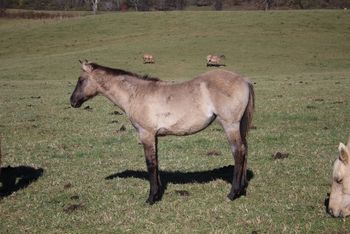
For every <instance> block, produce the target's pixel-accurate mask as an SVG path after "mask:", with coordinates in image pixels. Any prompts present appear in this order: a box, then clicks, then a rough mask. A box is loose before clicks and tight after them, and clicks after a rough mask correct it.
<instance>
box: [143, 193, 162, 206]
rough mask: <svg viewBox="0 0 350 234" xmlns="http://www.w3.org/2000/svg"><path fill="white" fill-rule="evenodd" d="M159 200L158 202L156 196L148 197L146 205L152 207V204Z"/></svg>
mask: <svg viewBox="0 0 350 234" xmlns="http://www.w3.org/2000/svg"><path fill="white" fill-rule="evenodd" d="M159 200H160V198H159V196H158V195H153V196H149V197H148V199H147V200H146V203H148V204H150V205H153V204H154V203H156V202H157V201H159Z"/></svg>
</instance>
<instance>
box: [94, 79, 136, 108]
mask: <svg viewBox="0 0 350 234" xmlns="http://www.w3.org/2000/svg"><path fill="white" fill-rule="evenodd" d="M99 83H100V87H101V90H100V93H101V94H102V95H103V96H105V97H107V98H108V99H109V100H110V101H111V102H113V103H114V104H115V105H117V106H118V107H119V108H120V109H122V110H123V111H124V112H126V113H128V112H129V104H130V96H132V95H133V93H134V92H135V87H134V86H133V85H131V82H130V77H126V76H125V77H108V78H104V79H100V81H99Z"/></svg>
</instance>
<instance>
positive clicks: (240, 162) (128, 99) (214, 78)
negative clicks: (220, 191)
mask: <svg viewBox="0 0 350 234" xmlns="http://www.w3.org/2000/svg"><path fill="white" fill-rule="evenodd" d="M81 65H82V73H81V75H80V76H79V79H78V82H77V84H76V87H75V89H74V91H73V93H72V95H71V97H70V103H71V106H72V107H74V108H78V107H80V106H81V105H82V104H83V103H84V102H85V101H87V100H89V99H91V98H93V97H95V96H96V95H98V94H101V95H103V96H105V97H107V98H108V99H109V100H110V101H112V102H113V103H114V104H115V105H117V106H118V107H119V108H120V109H121V110H122V111H124V112H125V113H126V116H128V118H129V120H130V121H131V123H132V125H133V126H134V128H135V129H136V131H137V133H138V136H139V139H140V141H141V143H142V145H143V148H144V154H145V158H146V165H147V170H148V173H149V182H150V192H149V196H148V199H147V202H148V203H149V204H153V203H154V202H156V201H159V200H160V199H161V197H162V195H163V194H164V190H163V188H162V185H161V180H160V176H159V169H158V154H157V142H158V141H157V138H158V137H159V136H166V135H177V136H184V135H189V134H194V133H197V132H199V131H201V130H203V129H205V128H206V127H207V126H209V125H210V124H211V123H212V122H213V121H214V120H215V119H217V120H218V121H219V122H220V123H221V125H222V126H223V128H224V131H225V133H226V136H227V139H228V142H229V144H230V147H231V151H232V155H233V158H234V161H235V166H234V172H233V181H232V187H231V191H230V193H229V194H228V198H229V199H231V200H234V199H236V198H238V197H240V196H241V195H244V194H245V191H246V187H247V185H248V180H247V156H248V144H247V138H246V137H247V134H248V130H249V128H250V126H251V122H252V118H253V111H254V99H255V98H254V88H253V85H252V83H251V82H250V81H248V80H247V79H246V78H244V77H243V76H241V75H239V74H236V73H233V72H230V71H225V70H213V71H209V72H207V73H204V74H201V75H199V76H197V77H196V78H194V79H192V80H189V81H185V82H180V83H174V82H168V81H162V80H159V79H157V78H152V77H145V76H140V75H138V74H135V73H133V72H129V71H124V70H121V69H114V68H109V67H105V66H101V65H98V64H96V63H91V62H88V61H85V62H81Z"/></svg>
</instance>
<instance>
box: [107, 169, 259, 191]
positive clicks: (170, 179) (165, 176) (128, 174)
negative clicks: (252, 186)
mask: <svg viewBox="0 0 350 234" xmlns="http://www.w3.org/2000/svg"><path fill="white" fill-rule="evenodd" d="M233 170H234V166H232V165H230V166H225V167H220V168H216V169H213V170H207V171H197V172H181V171H160V172H159V174H160V179H161V182H162V185H163V188H162V189H163V191H162V195H163V193H164V192H165V190H166V189H167V185H168V183H172V184H193V183H199V184H202V183H209V182H211V181H214V180H223V181H226V182H227V183H230V184H231V183H232V180H233ZM253 177H254V173H253V172H252V171H251V170H247V179H248V181H250V180H251V179H252V178H253ZM114 178H139V179H143V180H148V173H147V171H135V170H125V171H123V172H120V173H116V174H112V175H110V176H107V177H106V178H105V179H106V180H111V179H114ZM162 195H161V196H162Z"/></svg>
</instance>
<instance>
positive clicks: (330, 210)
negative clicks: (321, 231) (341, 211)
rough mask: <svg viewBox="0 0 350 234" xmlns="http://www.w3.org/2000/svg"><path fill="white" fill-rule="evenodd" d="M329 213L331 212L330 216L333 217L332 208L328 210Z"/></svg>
mask: <svg viewBox="0 0 350 234" xmlns="http://www.w3.org/2000/svg"><path fill="white" fill-rule="evenodd" d="M328 212H329V214H330V215H332V216H333V210H332V208H328Z"/></svg>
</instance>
